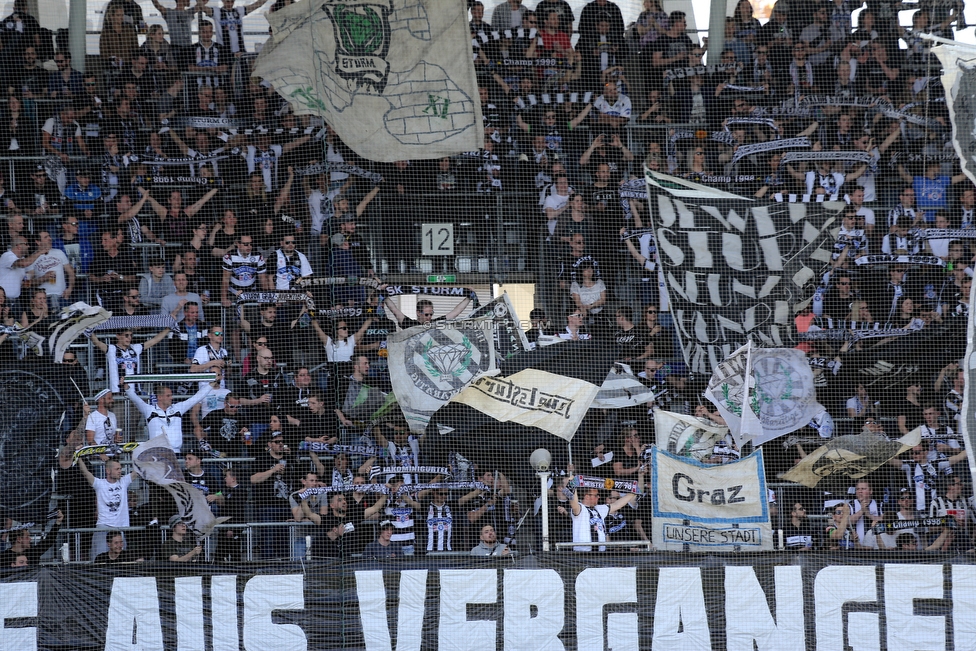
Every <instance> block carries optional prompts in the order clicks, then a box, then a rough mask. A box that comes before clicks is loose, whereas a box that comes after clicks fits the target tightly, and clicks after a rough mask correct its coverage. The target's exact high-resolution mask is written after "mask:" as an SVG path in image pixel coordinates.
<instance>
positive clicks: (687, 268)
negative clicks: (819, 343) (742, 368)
mask: <svg viewBox="0 0 976 651" xmlns="http://www.w3.org/2000/svg"><path fill="white" fill-rule="evenodd" d="M652 179H654V183H653V184H652ZM657 179H661V180H660V181H658V180H657ZM647 180H648V190H647V191H648V208H649V218H650V224H651V225H652V227H653V228H654V229H655V238H654V239H655V242H656V243H657V246H658V255H659V258H660V261H661V266H662V270H663V273H664V280H665V287H664V289H665V291H666V292H667V297H668V302H669V305H670V306H671V316H672V319H673V320H674V326H675V329H676V331H677V334H678V338H679V339H680V341H681V346H682V354H683V357H684V359H685V361H686V363H687V364H688V366H689V368H690V370H691V371H692V372H694V373H701V374H705V375H707V374H709V373H711V371H712V369H713V368H714V367H715V366H716V365H717V364H718V363H719V362H720V361H721V360H723V359H725V358H726V357H727V356H728V355H729V354H730V353H731V352H732V351H733V350H735V349H736V348H738V347H739V346H741V345H743V344H744V343H745V342H746V339H747V337H748V336H749V335H752V337H753V339H754V340H755V341H756V343H757V344H760V345H763V346H792V345H795V340H794V336H793V332H794V327H793V317H794V315H795V314H796V313H797V312H798V311H799V310H800V309H802V307H803V306H805V305H806V304H807V303H808V302H809V301H811V300H812V297H813V294H814V289H815V287H816V286H817V284H818V282H819V277H820V271H821V269H822V268H823V267H824V266H826V265H827V264H829V263H830V254H831V252H832V249H833V245H834V238H833V237H832V236H831V234H830V230H831V228H833V226H834V224H835V223H839V214H840V211H841V210H842V208H843V204H840V203H824V204H787V203H776V202H763V201H757V200H750V199H745V198H741V197H735V196H734V195H731V194H728V193H722V194H719V196H715V195H716V193H721V191H715V190H710V189H708V188H703V189H701V190H699V189H698V188H697V187H696V186H695V184H692V183H688V182H685V183H681V184H680V186H678V187H677V188H675V187H672V186H673V185H677V183H678V182H677V181H675V182H674V183H672V182H671V181H670V179H668V180H667V181H664V177H662V175H657V176H656V177H651V175H650V173H648V177H647Z"/></svg>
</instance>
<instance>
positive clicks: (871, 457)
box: [780, 427, 922, 488]
mask: <svg viewBox="0 0 976 651" xmlns="http://www.w3.org/2000/svg"><path fill="white" fill-rule="evenodd" d="M921 440H922V428H921V427H917V428H915V429H913V430H912V431H911V432H909V433H908V434H905V435H904V436H902V437H901V438H900V439H898V440H896V441H893V440H891V439H889V438H888V437H887V436H884V435H881V434H868V433H863V434H852V435H848V436H838V437H837V438H834V439H831V440H830V441H828V442H827V443H825V444H824V445H822V446H820V447H819V448H817V449H816V450H813V451H812V452H810V453H809V454H807V455H806V456H805V457H803V458H802V459H801V460H800V461H799V462H798V463H797V464H796V465H794V466H793V467H792V468H790V469H789V470H788V471H787V472H784V473H781V474H780V478H781V479H785V480H787V481H794V482H796V483H798V484H803V485H804V486H807V487H809V488H815V487H816V486H817V484H818V483H820V480H822V479H824V478H826V477H831V476H833V475H837V476H840V477H848V478H850V480H851V481H856V480H858V479H860V478H861V477H864V476H866V475H868V474H869V473H871V472H873V471H874V470H877V469H878V468H880V467H881V465H882V464H884V463H885V462H886V461H888V460H889V459H893V458H895V457H896V456H898V455H899V454H902V453H903V452H906V451H907V450H910V449H912V448H913V447H914V446H916V445H918V444H919V442H921Z"/></svg>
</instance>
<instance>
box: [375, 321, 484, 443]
mask: <svg viewBox="0 0 976 651" xmlns="http://www.w3.org/2000/svg"><path fill="white" fill-rule="evenodd" d="M493 330H494V322H493V320H492V319H491V318H482V319H472V320H467V321H436V322H434V323H432V324H429V326H422V325H419V326H414V327H412V328H407V329H406V330H399V331H397V332H394V333H391V334H390V336H389V338H388V339H387V350H388V356H387V363H388V364H389V369H390V381H391V383H392V384H393V393H394V395H395V396H396V399H397V402H398V403H399V405H400V409H401V410H402V411H403V415H404V416H405V417H406V419H407V424H408V425H409V426H410V430H411V431H413V432H418V433H423V432H424V431H425V430H426V428H427V423H428V422H430V417H431V416H433V414H434V412H435V411H437V410H438V409H440V408H441V407H442V406H444V405H445V404H447V402H448V401H449V400H450V399H451V398H453V397H454V396H455V395H457V394H458V393H459V392H460V391H461V390H462V389H464V387H466V386H468V385H469V384H470V383H471V382H473V381H474V380H475V379H476V378H478V377H480V376H482V375H485V374H489V373H494V372H496V371H497V366H496V363H495V343H494V332H493Z"/></svg>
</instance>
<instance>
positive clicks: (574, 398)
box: [452, 369, 600, 441]
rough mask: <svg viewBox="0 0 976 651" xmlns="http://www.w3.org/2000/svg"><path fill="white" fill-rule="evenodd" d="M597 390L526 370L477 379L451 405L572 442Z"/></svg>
mask: <svg viewBox="0 0 976 651" xmlns="http://www.w3.org/2000/svg"><path fill="white" fill-rule="evenodd" d="M599 390H600V388H599V387H598V386H596V385H595V384H591V383H589V382H586V381H585V380H580V379H577V378H574V377H567V376H565V375H556V374H555V373H548V372H546V371H539V370H536V369H526V370H524V371H519V372H518V373H515V374H514V375H510V376H508V377H482V378H479V379H477V380H475V381H474V382H472V383H471V385H470V386H468V387H467V388H466V389H464V391H462V392H461V393H459V394H458V395H456V396H454V398H452V402H460V403H463V404H465V405H468V406H469V407H474V408H475V409H477V410H478V411H480V412H482V413H484V414H487V415H489V416H491V417H492V418H494V419H495V420H497V421H501V422H512V423H519V424H520V425H528V426H530V427H538V428H539V429H542V430H545V431H547V432H549V433H550V434H555V435H556V436H558V437H560V438H562V439H566V440H567V441H571V440H572V439H573V435H574V434H576V429H577V428H578V427H579V424H580V421H582V420H583V416H585V415H586V410H587V409H589V408H590V405H591V403H592V402H593V398H595V397H596V394H597V392H598V391H599Z"/></svg>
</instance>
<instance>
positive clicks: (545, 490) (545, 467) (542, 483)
mask: <svg viewBox="0 0 976 651" xmlns="http://www.w3.org/2000/svg"><path fill="white" fill-rule="evenodd" d="M551 463H552V455H551V454H549V450H546V449H545V448H539V449H537V450H535V451H534V452H533V453H532V456H530V457H529V464H530V465H531V466H532V467H533V468H535V470H536V473H535V474H536V475H537V476H538V477H539V487H540V489H541V490H542V493H541V494H540V496H541V497H542V505H541V506H542V509H541V510H542V551H544V552H548V551H550V549H549V478H550V477H551V476H552V475H551V473H550V472H549V464H551Z"/></svg>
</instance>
